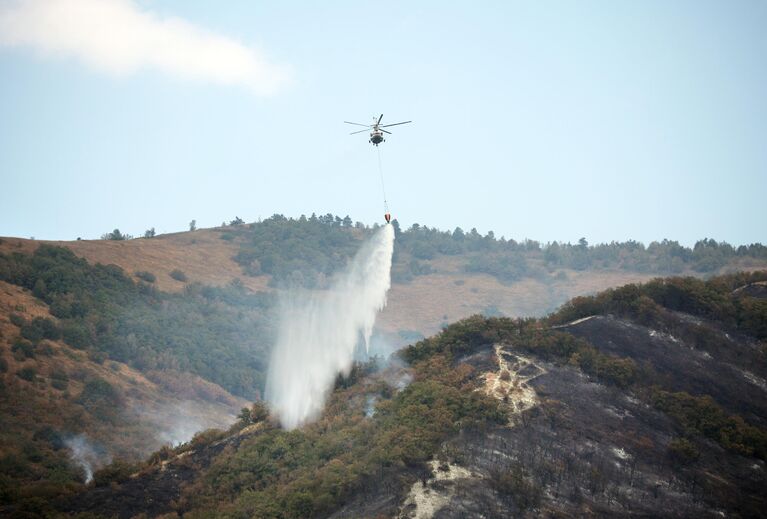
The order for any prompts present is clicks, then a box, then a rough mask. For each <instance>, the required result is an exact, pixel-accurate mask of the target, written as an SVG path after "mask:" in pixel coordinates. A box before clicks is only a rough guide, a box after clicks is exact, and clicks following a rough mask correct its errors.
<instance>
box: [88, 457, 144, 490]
mask: <svg viewBox="0 0 767 519" xmlns="http://www.w3.org/2000/svg"><path fill="white" fill-rule="evenodd" d="M139 468H140V467H139V466H138V465H135V464H132V463H128V462H125V461H121V460H117V461H114V462H113V463H110V464H109V465H107V466H106V467H104V468H102V469H99V470H97V471H96V473H95V474H93V484H94V485H96V486H97V487H105V486H107V485H109V484H110V483H118V484H119V483H123V482H125V481H128V479H130V477H131V474H133V473H134V472H137V471H138V470H139Z"/></svg>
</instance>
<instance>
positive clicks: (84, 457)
mask: <svg viewBox="0 0 767 519" xmlns="http://www.w3.org/2000/svg"><path fill="white" fill-rule="evenodd" d="M64 444H65V445H66V446H67V448H68V449H69V458H70V459H71V460H72V461H73V462H74V463H75V464H76V465H77V466H78V467H80V468H81V469H83V472H84V473H85V482H86V483H90V482H91V481H93V471H94V469H97V468H99V467H101V466H103V465H106V464H108V463H110V462H111V461H112V458H111V456H109V455H108V454H106V453H103V454H102V453H99V452H98V450H97V449H96V447H94V446H93V444H92V443H91V442H89V441H88V438H86V436H85V435H84V434H78V435H77V436H73V437H71V438H68V439H66V440H64Z"/></svg>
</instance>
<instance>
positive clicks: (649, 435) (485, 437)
mask: <svg viewBox="0 0 767 519" xmlns="http://www.w3.org/2000/svg"><path fill="white" fill-rule="evenodd" d="M487 355H490V350H489V349H488V350H487ZM474 358H476V356H475V357H474ZM541 367H542V368H544V369H545V371H546V373H545V374H543V375H541V376H539V377H537V378H535V379H534V380H532V381H530V384H531V385H532V386H533V387H534V389H535V390H536V392H537V393H538V395H539V397H540V398H541V400H542V403H541V404H540V405H539V406H538V407H536V408H534V409H532V410H530V411H528V412H526V413H525V414H524V415H523V417H522V418H521V419H520V420H518V421H517V424H516V425H515V426H513V427H499V428H495V429H493V430H491V431H486V432H484V433H474V434H464V435H459V436H458V437H456V438H454V439H453V440H452V441H450V442H449V443H448V444H447V445H446V446H445V449H444V455H445V456H447V457H449V458H451V461H453V462H455V463H457V464H459V465H461V466H463V467H465V468H467V469H468V470H470V471H471V472H473V473H475V474H477V475H478V477H476V478H470V479H466V480H463V481H460V480H459V481H457V482H455V484H454V488H453V490H452V498H451V500H450V503H449V505H447V506H444V507H442V508H441V510H440V511H438V513H437V514H435V517H444V518H458V517H468V516H476V515H480V514H481V515H484V516H485V517H509V516H524V515H530V516H540V515H544V516H549V515H551V516H557V517H581V516H583V515H592V514H593V515H599V516H607V517H611V516H612V517H624V516H627V515H631V516H637V517H717V516H719V515H720V514H721V513H722V512H724V513H726V514H735V515H736V516H743V517H756V516H759V515H760V514H761V513H762V512H763V510H765V506H767V502H765V499H764V497H763V489H764V488H767V478H766V477H765V466H764V463H763V462H761V461H758V460H755V459H753V458H745V457H741V456H737V455H734V454H732V453H728V452H724V451H723V450H722V449H721V448H720V447H719V446H717V445H715V444H713V443H710V442H704V441H701V442H699V443H698V445H697V447H698V448H699V450H700V451H701V457H700V459H699V460H697V461H696V462H694V463H693V464H691V465H688V466H680V465H677V464H675V463H674V462H673V461H672V460H671V459H670V458H669V457H668V455H667V448H668V444H669V442H670V441H671V440H672V439H673V438H675V437H676V435H677V434H678V432H677V431H676V430H675V427H674V424H673V423H672V422H671V421H670V420H669V419H668V418H667V417H666V416H664V415H663V414H661V413H659V412H657V411H655V410H653V409H651V408H649V407H648V406H647V405H645V404H644V403H642V402H640V401H639V400H637V399H635V398H633V397H632V396H631V395H627V394H626V393H624V392H622V391H620V390H618V389H613V388H608V387H605V386H603V385H600V384H596V383H593V382H592V381H590V380H589V379H588V378H587V377H585V376H584V375H583V374H581V373H580V372H579V371H576V370H575V369H574V368H571V367H560V366H555V365H552V364H543V365H542V366H541ZM498 474H519V475H521V479H520V481H522V482H523V483H524V484H522V485H516V486H515V485H511V486H508V485H507V486H506V487H503V486H499V485H498V484H497V482H495V481H494V477H495V478H497V475H498ZM494 475H496V476H494ZM499 488H500V491H497V490H496V489H499Z"/></svg>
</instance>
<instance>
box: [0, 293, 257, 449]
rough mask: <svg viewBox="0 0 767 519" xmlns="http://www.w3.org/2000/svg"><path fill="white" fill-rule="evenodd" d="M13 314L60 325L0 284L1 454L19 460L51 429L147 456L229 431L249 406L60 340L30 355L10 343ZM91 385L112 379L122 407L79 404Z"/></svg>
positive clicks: (219, 391)
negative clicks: (205, 433) (187, 439)
mask: <svg viewBox="0 0 767 519" xmlns="http://www.w3.org/2000/svg"><path fill="white" fill-rule="evenodd" d="M12 314H15V315H16V316H17V318H18V317H21V318H24V319H25V320H27V321H29V320H31V319H33V318H35V317H45V318H49V319H53V320H54V321H56V319H55V318H54V317H53V316H51V314H50V313H49V311H48V307H47V306H46V305H45V303H42V302H41V301H40V300H39V299H36V298H35V297H34V296H32V294H31V293H29V292H27V291H26V290H24V289H22V288H20V287H18V286H15V285H10V284H7V283H5V282H1V281H0V358H1V359H2V364H3V366H4V369H3V371H4V373H2V372H0V382H2V387H1V388H0V389H2V391H0V405H1V406H2V413H1V415H2V420H3V423H4V424H5V425H4V427H3V428H2V431H0V440H2V441H0V445H3V447H0V456H8V455H12V456H15V455H17V454H18V453H17V451H18V450H19V449H21V448H24V446H25V445H27V446H28V445H29V443H28V442H30V441H31V439H32V437H33V435H34V434H35V433H36V432H38V431H40V430H42V429H44V428H45V427H46V426H50V427H52V428H54V429H55V430H57V431H62V432H63V433H65V434H71V435H75V434H78V433H80V432H82V431H87V434H88V440H89V441H91V442H95V443H96V444H99V445H102V446H104V447H105V448H106V451H107V452H108V453H109V454H110V455H111V456H118V457H128V458H136V457H141V456H145V455H147V454H148V453H149V452H152V451H153V450H155V449H157V448H158V447H159V446H161V445H163V444H165V443H168V442H173V441H179V440H180V439H181V438H182V437H184V436H185V435H191V433H193V432H194V431H196V430H201V429H204V428H208V427H228V426H229V425H230V424H231V422H232V421H233V419H234V418H233V417H234V415H235V414H236V413H237V412H238V411H239V410H240V409H241V408H242V407H243V405H245V404H246V403H247V402H246V401H245V400H243V399H241V398H237V397H234V396H232V395H231V394H230V393H228V392H227V391H226V390H224V389H223V388H221V387H220V386H218V385H216V384H213V383H211V382H209V381H206V380H203V379H201V378H200V377H198V376H195V375H191V374H188V373H175V372H171V371H164V372H151V373H148V374H147V375H143V374H142V373H140V372H138V371H136V370H135V369H133V368H131V367H130V366H128V365H126V364H123V363H121V362H116V361H113V360H106V359H103V358H99V357H97V356H93V357H92V356H89V354H88V353H86V352H85V351H80V350H77V349H74V348H72V347H70V346H68V345H67V344H65V343H63V342H61V341H50V340H43V341H41V342H40V343H39V344H38V345H37V346H34V348H33V350H32V352H31V354H25V353H24V352H23V351H22V350H19V349H14V348H13V345H12V343H13V341H14V340H15V338H16V337H18V336H19V332H20V328H19V327H18V326H17V325H16V324H14V323H12V322H11V319H10V317H11V315H12ZM30 373H31V376H30V375H29V374H30ZM93 380H103V381H106V382H107V383H108V384H109V386H111V387H112V388H113V389H114V390H115V391H116V394H117V395H118V396H119V398H120V401H121V403H122V405H121V406H120V409H115V410H113V412H109V413H108V416H105V415H103V411H102V414H99V413H95V414H94V413H93V412H92V411H91V410H89V409H87V408H86V407H84V406H83V405H81V403H80V402H79V400H78V398H79V397H80V395H81V393H82V392H83V389H84V387H85V385H86V384H87V383H88V382H89V381H93ZM11 418H12V419H11Z"/></svg>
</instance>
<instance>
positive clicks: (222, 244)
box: [0, 229, 269, 292]
mask: <svg viewBox="0 0 767 519" xmlns="http://www.w3.org/2000/svg"><path fill="white" fill-rule="evenodd" d="M219 236H220V233H218V232H216V231H214V230H211V229H204V230H199V231H194V232H182V233H174V234H164V235H161V236H157V237H155V238H149V239H146V238H140V239H135V240H126V241H112V240H77V241H43V240H25V239H21V238H2V243H0V251H3V252H13V251H23V252H31V251H33V250H35V249H36V248H37V247H38V246H39V245H40V244H42V243H47V244H50V245H57V246H60V247H68V248H69V249H71V250H72V251H73V252H74V253H75V254H77V255H78V256H80V257H83V258H85V259H86V260H88V261H89V262H91V263H102V264H105V265H108V264H114V265H118V266H119V267H121V268H122V269H123V270H124V271H125V272H126V273H128V274H131V275H135V273H136V272H138V271H146V272H151V273H152V274H154V275H155V276H156V277H157V281H155V283H154V284H155V285H156V286H157V288H159V289H160V290H163V291H166V292H179V291H181V290H183V288H184V283H182V282H180V281H176V280H175V279H173V278H171V277H170V272H171V271H173V270H175V269H179V270H181V271H182V272H184V274H186V276H187V278H188V282H195V281H196V282H200V283H204V284H207V285H225V284H227V283H229V282H231V281H232V280H233V279H234V278H239V279H240V280H241V281H242V282H243V283H244V284H245V286H247V287H248V288H249V289H251V290H266V289H267V283H268V281H269V278H268V276H261V277H258V278H253V277H248V276H245V275H243V273H242V269H241V268H240V266H239V265H237V263H235V262H234V261H233V260H232V256H234V254H235V253H236V252H237V245H236V244H233V243H231V242H227V241H225V240H222V239H220V237H219ZM136 279H138V278H136Z"/></svg>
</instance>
